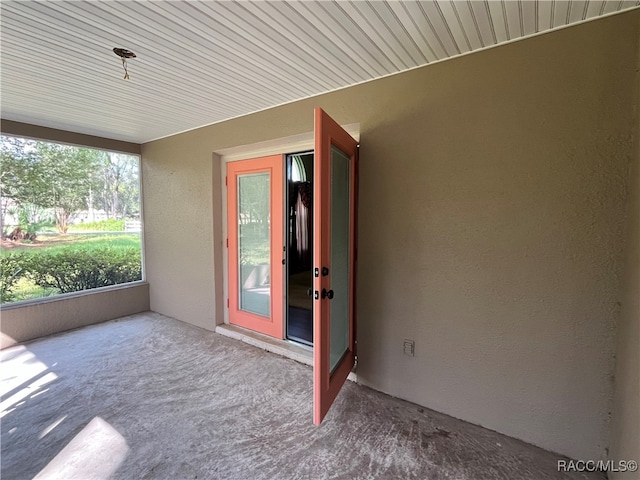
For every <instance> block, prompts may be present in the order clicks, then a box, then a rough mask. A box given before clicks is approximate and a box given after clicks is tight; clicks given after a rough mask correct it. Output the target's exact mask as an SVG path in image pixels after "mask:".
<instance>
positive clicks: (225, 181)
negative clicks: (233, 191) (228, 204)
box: [224, 176, 229, 186]
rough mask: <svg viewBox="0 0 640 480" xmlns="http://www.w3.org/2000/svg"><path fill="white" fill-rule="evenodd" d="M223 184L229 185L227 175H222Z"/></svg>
mask: <svg viewBox="0 0 640 480" xmlns="http://www.w3.org/2000/svg"><path fill="white" fill-rule="evenodd" d="M224 184H225V186H228V185H229V177H227V176H225V177H224Z"/></svg>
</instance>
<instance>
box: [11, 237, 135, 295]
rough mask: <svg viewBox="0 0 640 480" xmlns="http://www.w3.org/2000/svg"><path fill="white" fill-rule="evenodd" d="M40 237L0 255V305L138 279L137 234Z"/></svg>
mask: <svg viewBox="0 0 640 480" xmlns="http://www.w3.org/2000/svg"><path fill="white" fill-rule="evenodd" d="M66 237H67V238H68V237H71V238H70V239H67V240H60V239H59V238H58V236H55V237H53V238H50V239H45V241H43V242H42V243H41V244H39V245H38V246H35V247H32V246H27V245H25V246H23V247H19V248H16V249H12V250H11V251H9V250H7V249H3V251H2V254H1V255H0V296H1V301H2V303H7V302H14V301H20V300H27V299H31V298H39V297H45V296H50V295H57V294H60V293H68V292H76V291H80V290H87V289H91V288H98V287H104V286H108V285H117V284H120V283H126V282H133V281H136V280H140V279H141V278H142V268H141V262H140V235H139V234H135V233H134V234H131V233H129V234H125V233H122V234H93V235H89V234H87V235H72V236H66Z"/></svg>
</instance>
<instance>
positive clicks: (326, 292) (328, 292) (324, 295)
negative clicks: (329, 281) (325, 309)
mask: <svg viewBox="0 0 640 480" xmlns="http://www.w3.org/2000/svg"><path fill="white" fill-rule="evenodd" d="M322 298H328V299H329V300H331V299H332V298H333V290H327V289H326V288H323V289H322Z"/></svg>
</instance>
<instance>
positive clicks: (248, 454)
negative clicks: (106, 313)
mask: <svg viewBox="0 0 640 480" xmlns="http://www.w3.org/2000/svg"><path fill="white" fill-rule="evenodd" d="M1 359H2V371H1V373H2V379H1V383H0V388H1V391H2V395H3V397H2V408H1V409H0V410H1V411H2V414H1V415H2V424H1V429H2V471H1V475H2V478H3V479H4V480H9V479H27V478H34V477H37V478H59V479H65V480H66V479H100V478H116V479H152V478H153V479H155V478H158V479H160V478H162V479H164V478H167V479H187V478H190V479H195V478H199V479H252V480H254V479H255V480H259V479H265V480H266V479H304V478H308V479H360V478H361V479H365V478H367V479H434V480H436V479H509V480H513V479H532V480H544V479H584V478H592V479H598V478H599V479H601V478H604V476H602V475H599V474H591V475H590V476H587V475H585V474H575V473H574V474H567V473H559V472H558V471H557V461H558V460H559V459H563V458H564V457H562V456H559V455H557V454H554V453H551V452H547V451H544V450H542V449H540V448H537V447H534V446H532V445H528V444H526V443H524V442H521V441H519V440H516V439H513V438H509V437H506V436H504V435H501V434H499V433H496V432H493V431H490V430H487V429H484V428H482V427H479V426H476V425H471V424H469V423H466V422H463V421H461V420H457V419H454V418H451V417H449V416H446V415H443V414H440V413H437V412H434V411H432V410H429V409H426V408H423V407H420V406H417V405H414V404H412V403H409V402H406V401H403V400H399V399H395V398H392V397H389V396H387V395H384V394H382V393H379V392H376V391H373V390H371V389H368V388H365V387H362V386H360V385H357V384H354V383H351V382H347V384H346V385H345V387H344V388H343V390H342V392H341V393H340V394H339V396H338V398H337V400H336V403H335V404H334V406H333V407H332V409H331V411H330V412H329V415H328V416H327V418H326V420H325V421H324V422H323V424H322V425H321V426H320V427H315V426H314V425H313V424H312V421H311V420H312V370H311V368H309V367H308V366H306V365H303V364H300V363H297V362H295V361H293V360H291V359H286V358H282V357H279V356H277V355H274V354H272V353H269V352H266V351H264V350H260V349H258V348H256V347H254V346H251V345H247V344H245V343H243V342H240V341H237V340H234V339H230V338H226V337H223V336H221V335H219V334H215V333H212V332H208V331H204V330H201V329H199V328H196V327H193V326H190V325H187V324H185V323H183V322H179V321H177V320H173V319H170V318H167V317H164V316H162V315H158V314H155V313H145V314H139V315H134V316H131V317H126V318H123V319H119V320H115V321H111V322H107V323H103V324H99V325H94V326H89V327H85V328H82V329H79V330H75V331H71V332H66V333H63V334H59V335H55V336H51V337H46V338H43V339H39V340H36V341H33V342H30V343H27V344H25V345H21V346H16V347H12V348H9V349H6V350H3V351H2V352H1Z"/></svg>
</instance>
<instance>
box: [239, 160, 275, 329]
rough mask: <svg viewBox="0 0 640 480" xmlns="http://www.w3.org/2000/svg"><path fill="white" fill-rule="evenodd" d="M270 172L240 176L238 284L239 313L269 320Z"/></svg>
mask: <svg viewBox="0 0 640 480" xmlns="http://www.w3.org/2000/svg"><path fill="white" fill-rule="evenodd" d="M269 177H270V175H269V172H264V173H256V174H249V175H238V218H237V221H238V271H239V272H240V275H239V278H238V281H239V284H238V292H239V297H240V298H238V303H239V306H240V310H244V311H245V312H251V313H255V314H256V315H261V316H263V317H267V318H269V316H270V310H271V273H270V270H271V269H270V264H269V260H270V258H271V223H270V218H269V212H270V208H271V205H270V202H269V197H270V179H269Z"/></svg>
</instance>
